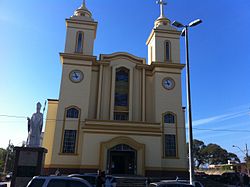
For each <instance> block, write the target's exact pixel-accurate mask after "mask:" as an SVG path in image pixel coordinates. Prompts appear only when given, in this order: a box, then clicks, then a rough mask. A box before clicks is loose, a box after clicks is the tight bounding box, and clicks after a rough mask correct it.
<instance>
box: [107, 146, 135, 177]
mask: <svg viewBox="0 0 250 187" xmlns="http://www.w3.org/2000/svg"><path fill="white" fill-rule="evenodd" d="M136 161H137V152H136V150H135V149H133V148H132V147H130V146H129V145H126V144H119V145H116V146H115V147H113V148H111V149H109V150H108V164H107V165H108V171H109V174H121V175H135V174H136V169H137V167H136V164H137V163H136Z"/></svg>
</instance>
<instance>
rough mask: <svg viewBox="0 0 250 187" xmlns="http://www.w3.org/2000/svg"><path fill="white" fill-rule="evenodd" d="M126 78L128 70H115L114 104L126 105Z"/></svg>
mask: <svg viewBox="0 0 250 187" xmlns="http://www.w3.org/2000/svg"><path fill="white" fill-rule="evenodd" d="M128 80H129V78H128V70H127V69H126V68H119V69H118V70H117V71H116V82H115V106H122V107H128V92H129V83H128Z"/></svg>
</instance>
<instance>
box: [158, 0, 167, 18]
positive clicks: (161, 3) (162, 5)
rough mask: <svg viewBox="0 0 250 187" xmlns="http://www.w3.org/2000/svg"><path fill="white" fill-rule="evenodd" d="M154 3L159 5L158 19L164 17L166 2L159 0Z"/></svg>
mask: <svg viewBox="0 0 250 187" xmlns="http://www.w3.org/2000/svg"><path fill="white" fill-rule="evenodd" d="M156 3H157V4H159V5H160V11H161V14H160V17H165V15H164V6H165V5H167V2H165V1H164V0H159V1H157V2H156Z"/></svg>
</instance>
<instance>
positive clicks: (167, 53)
mask: <svg viewBox="0 0 250 187" xmlns="http://www.w3.org/2000/svg"><path fill="white" fill-rule="evenodd" d="M165 58H166V61H167V62H170V58H171V45H170V42H169V41H166V42H165Z"/></svg>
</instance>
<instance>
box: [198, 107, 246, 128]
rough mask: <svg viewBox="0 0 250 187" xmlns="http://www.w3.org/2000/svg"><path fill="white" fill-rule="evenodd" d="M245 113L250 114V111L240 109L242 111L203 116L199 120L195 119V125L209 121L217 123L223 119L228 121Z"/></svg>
mask: <svg viewBox="0 0 250 187" xmlns="http://www.w3.org/2000/svg"><path fill="white" fill-rule="evenodd" d="M245 115H249V111H246V110H244V111H240V112H232V113H227V114H222V115H217V116H212V117H208V118H203V119H199V120H194V121H193V126H200V125H204V124H208V123H216V122H221V121H226V120H230V119H234V118H239V117H242V116H245Z"/></svg>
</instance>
